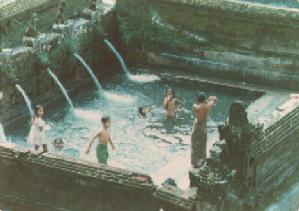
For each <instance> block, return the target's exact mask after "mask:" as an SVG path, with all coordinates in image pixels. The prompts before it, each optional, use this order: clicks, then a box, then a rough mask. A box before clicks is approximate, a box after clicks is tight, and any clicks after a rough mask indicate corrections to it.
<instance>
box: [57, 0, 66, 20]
mask: <svg viewBox="0 0 299 211" xmlns="http://www.w3.org/2000/svg"><path fill="white" fill-rule="evenodd" d="M65 8H66V0H60V2H59V4H58V8H57V17H56V23H57V24H65V18H64V12H65Z"/></svg>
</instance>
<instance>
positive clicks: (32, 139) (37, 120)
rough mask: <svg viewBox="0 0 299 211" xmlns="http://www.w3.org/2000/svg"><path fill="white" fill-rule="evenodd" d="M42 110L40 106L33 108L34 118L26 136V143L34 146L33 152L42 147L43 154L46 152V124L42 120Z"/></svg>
mask: <svg viewBox="0 0 299 211" xmlns="http://www.w3.org/2000/svg"><path fill="white" fill-rule="evenodd" d="M43 115H44V108H43V106H42V105H36V106H35V116H34V117H33V119H32V126H31V129H30V132H29V136H28V142H29V143H30V144H33V145H34V149H35V151H38V149H39V148H40V147H41V146H42V147H43V152H48V147H47V144H46V135H45V130H46V126H47V125H46V123H45V121H44V120H43Z"/></svg>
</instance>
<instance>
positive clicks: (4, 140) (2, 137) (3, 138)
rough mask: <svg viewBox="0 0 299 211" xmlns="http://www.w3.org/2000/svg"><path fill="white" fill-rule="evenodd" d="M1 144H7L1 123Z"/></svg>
mask: <svg viewBox="0 0 299 211" xmlns="http://www.w3.org/2000/svg"><path fill="white" fill-rule="evenodd" d="M0 142H7V139H6V136H5V133H4V128H3V125H2V124H1V123H0Z"/></svg>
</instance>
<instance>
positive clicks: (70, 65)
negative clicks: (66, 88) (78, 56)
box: [49, 37, 77, 80]
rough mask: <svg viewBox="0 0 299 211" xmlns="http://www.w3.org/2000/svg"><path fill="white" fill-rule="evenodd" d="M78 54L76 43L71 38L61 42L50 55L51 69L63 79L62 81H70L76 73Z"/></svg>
mask: <svg viewBox="0 0 299 211" xmlns="http://www.w3.org/2000/svg"><path fill="white" fill-rule="evenodd" d="M76 52H77V46H76V44H75V41H74V40H72V39H71V38H69V37H66V38H64V39H62V40H61V43H60V44H59V45H58V46H57V47H56V48H53V49H52V50H51V51H50V53H49V61H50V67H51V68H53V70H55V72H56V73H57V74H58V75H60V76H61V77H62V80H67V79H70V78H71V77H72V76H73V75H74V74H75V73H76V68H77V65H76V60H75V57H74V55H73V54H74V53H76Z"/></svg>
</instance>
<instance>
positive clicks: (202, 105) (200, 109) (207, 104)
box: [192, 96, 217, 122]
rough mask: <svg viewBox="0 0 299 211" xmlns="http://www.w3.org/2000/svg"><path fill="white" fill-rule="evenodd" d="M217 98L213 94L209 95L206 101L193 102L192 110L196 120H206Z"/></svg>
mask: <svg viewBox="0 0 299 211" xmlns="http://www.w3.org/2000/svg"><path fill="white" fill-rule="evenodd" d="M216 101H217V98H216V97H215V96H211V97H209V99H208V100H207V101H203V102H199V103H195V104H193V106H192V111H193V113H194V115H195V117H196V119H197V121H199V122H202V121H207V119H208V116H209V113H210V111H211V109H212V107H213V106H214V105H215V103H216Z"/></svg>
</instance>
